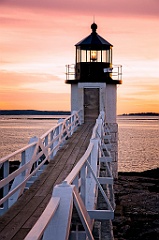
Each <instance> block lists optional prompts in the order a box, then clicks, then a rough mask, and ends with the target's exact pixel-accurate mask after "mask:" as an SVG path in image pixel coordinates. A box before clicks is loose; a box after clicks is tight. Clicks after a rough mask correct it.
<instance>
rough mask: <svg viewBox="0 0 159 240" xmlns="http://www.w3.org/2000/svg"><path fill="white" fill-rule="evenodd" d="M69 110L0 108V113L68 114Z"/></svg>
mask: <svg viewBox="0 0 159 240" xmlns="http://www.w3.org/2000/svg"><path fill="white" fill-rule="evenodd" d="M70 113H71V112H70V111H39V110H0V115H70Z"/></svg>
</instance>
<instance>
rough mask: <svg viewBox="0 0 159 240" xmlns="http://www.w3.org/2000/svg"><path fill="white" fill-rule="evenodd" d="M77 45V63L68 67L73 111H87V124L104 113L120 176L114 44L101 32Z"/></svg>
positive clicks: (119, 79) (117, 73) (117, 74)
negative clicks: (113, 59)
mask: <svg viewBox="0 0 159 240" xmlns="http://www.w3.org/2000/svg"><path fill="white" fill-rule="evenodd" d="M91 31H92V32H91V34H90V35H89V36H87V37H85V38H84V39H83V40H81V41H79V42H78V43H77V44H76V45H75V51H76V52H75V64H74V65H67V66H66V83H67V84H70V85H71V111H79V110H82V112H83V121H84V122H95V119H96V118H97V117H98V115H99V113H100V111H104V112H105V121H106V123H107V124H108V126H109V129H110V133H111V144H112V150H111V155H112V158H113V163H112V165H113V175H114V177H116V176H117V162H118V125H117V122H116V104H117V84H121V83H122V71H121V69H122V67H121V65H113V63H112V58H113V53H112V49H113V45H112V44H111V43H109V42H108V41H107V40H105V39H104V38H103V37H101V36H100V35H99V34H98V33H97V24H96V23H93V24H92V25H91Z"/></svg>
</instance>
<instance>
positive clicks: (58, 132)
mask: <svg viewBox="0 0 159 240" xmlns="http://www.w3.org/2000/svg"><path fill="white" fill-rule="evenodd" d="M63 121H64V120H63V119H62V118H61V119H59V120H58V124H60V123H61V122H63ZM61 130H62V126H61V125H60V126H59V127H57V128H56V130H55V134H54V138H56V137H57V136H58V139H57V140H56V141H54V143H53V149H54V148H55V150H54V151H53V153H52V156H53V157H54V156H55V155H56V153H57V151H58V150H59V146H58V147H57V145H58V144H59V142H60V134H61Z"/></svg>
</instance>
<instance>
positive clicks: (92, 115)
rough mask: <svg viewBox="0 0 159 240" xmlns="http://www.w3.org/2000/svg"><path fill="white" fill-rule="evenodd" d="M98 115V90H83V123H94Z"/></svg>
mask: <svg viewBox="0 0 159 240" xmlns="http://www.w3.org/2000/svg"><path fill="white" fill-rule="evenodd" d="M98 115H99V88H84V121H95V119H96V118H97V117H98Z"/></svg>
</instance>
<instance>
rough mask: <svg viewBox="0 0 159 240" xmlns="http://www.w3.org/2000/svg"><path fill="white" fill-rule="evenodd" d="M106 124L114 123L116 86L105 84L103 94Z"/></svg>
mask: <svg viewBox="0 0 159 240" xmlns="http://www.w3.org/2000/svg"><path fill="white" fill-rule="evenodd" d="M105 96H106V99H105V101H106V102H105V108H106V122H108V123H116V101H117V86H116V84H107V87H106V93H105Z"/></svg>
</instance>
